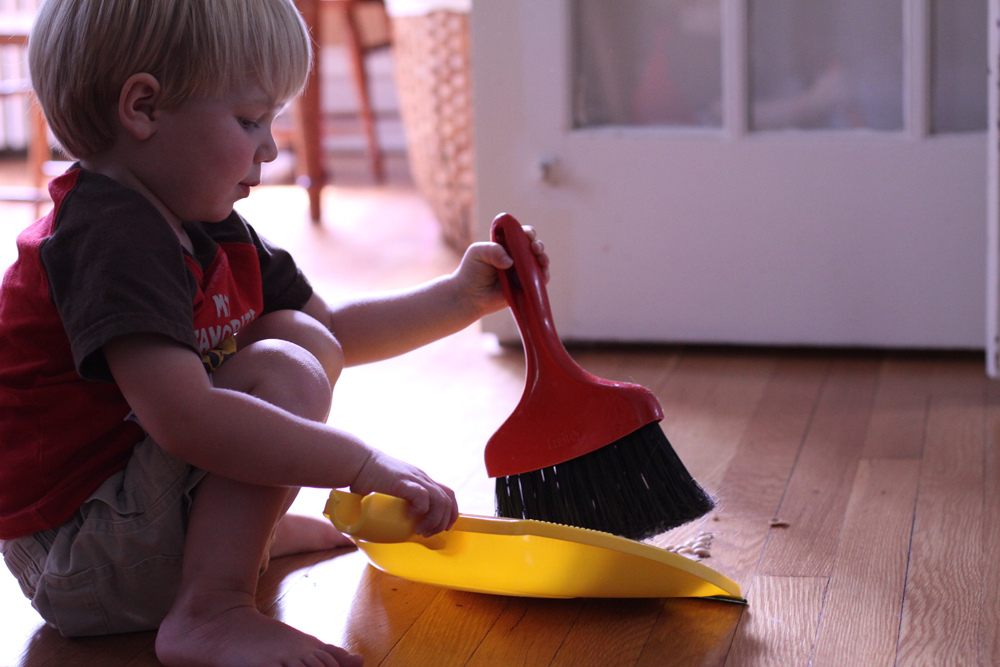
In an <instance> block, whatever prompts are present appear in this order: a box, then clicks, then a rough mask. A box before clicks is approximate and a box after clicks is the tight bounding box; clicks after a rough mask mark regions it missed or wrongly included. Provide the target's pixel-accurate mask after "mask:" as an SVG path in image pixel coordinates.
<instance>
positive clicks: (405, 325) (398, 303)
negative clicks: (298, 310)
mask: <svg viewBox="0 0 1000 667" xmlns="http://www.w3.org/2000/svg"><path fill="white" fill-rule="evenodd" d="M525 231H527V232H528V236H529V238H531V241H532V244H531V246H532V249H533V250H534V252H535V254H536V256H537V257H538V261H539V264H540V265H541V267H542V270H543V272H544V273H545V275H546V277H547V273H548V264H549V258H548V255H546V254H545V248H544V246H543V245H542V242H541V241H539V240H538V239H537V237H536V234H535V231H534V230H533V229H531V228H530V227H525ZM512 264H513V261H512V260H511V259H510V256H508V255H507V252H506V251H505V250H504V249H503V247H502V246H500V245H499V244H496V243H474V244H472V245H471V246H469V248H468V250H466V252H465V256H464V257H462V262H461V264H460V265H459V267H458V268H457V269H456V270H455V272H454V273H452V274H451V275H448V276H443V277H441V278H438V279H436V280H432V281H430V282H428V283H424V284H423V285H420V286H418V287H415V288H413V289H409V290H404V291H400V292H394V293H389V294H380V295H374V296H372V297H369V298H364V299H361V300H358V301H354V302H351V303H347V304H344V305H340V306H337V307H331V306H328V305H327V304H326V303H325V302H324V301H323V300H322V298H321V297H319V296H318V295H316V294H314V295H313V297H312V298H311V299H310V300H309V302H308V303H307V304H306V305H305V307H304V308H303V310H304V311H305V312H306V313H308V314H309V315H312V316H313V317H314V318H316V319H317V320H319V321H320V322H321V323H322V324H324V325H325V326H326V327H327V328H328V329H330V331H331V332H332V333H333V335H334V336H336V338H337V340H338V341H339V342H340V344H341V346H342V347H343V350H344V361H345V363H346V365H348V366H354V365H357V364H363V363H368V362H371V361H379V360H381V359H387V358H389V357H394V356H396V355H399V354H402V353H404V352H409V351H410V350H414V349H416V348H418V347H421V346H423V345H426V344H427V343H430V342H433V341H435V340H438V339H439V338H443V337H445V336H448V335H450V334H453V333H455V332H457V331H461V330H462V329H464V328H465V327H467V326H469V325H470V324H472V323H473V322H475V321H476V320H478V319H479V318H481V317H482V316H483V315H486V314H488V313H492V312H495V311H497V310H500V309H501V308H503V307H505V306H506V305H507V302H506V300H505V299H504V296H503V292H502V291H501V289H500V281H499V279H498V277H497V270H498V269H500V270H503V269H508V268H510V267H511V266H512Z"/></svg>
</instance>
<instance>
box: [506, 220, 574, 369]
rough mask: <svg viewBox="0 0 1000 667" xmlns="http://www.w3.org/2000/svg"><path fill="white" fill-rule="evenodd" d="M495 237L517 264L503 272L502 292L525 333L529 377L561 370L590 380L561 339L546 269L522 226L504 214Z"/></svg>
mask: <svg viewBox="0 0 1000 667" xmlns="http://www.w3.org/2000/svg"><path fill="white" fill-rule="evenodd" d="M491 236H492V238H493V241H495V242H496V243H499V244H500V245H502V246H503V247H504V249H506V250H507V253H508V254H509V255H510V256H511V259H513V260H514V266H512V267H511V268H509V269H507V270H506V271H500V272H499V273H500V288H501V289H502V290H503V294H504V296H505V297H506V298H507V303H508V304H509V305H510V309H511V311H513V313H514V319H515V320H516V321H517V326H518V329H519V330H520V332H521V339H522V342H523V343H524V351H525V357H526V359H527V366H528V367H527V369H526V370H527V374H528V377H529V378H531V377H536V376H537V373H538V372H539V370H540V369H541V368H543V367H544V370H545V372H549V371H552V370H561V371H562V372H564V373H569V374H570V375H585V376H589V374H588V373H586V371H584V370H583V369H582V368H580V367H579V366H578V365H577V363H576V362H575V361H574V360H573V358H572V357H570V356H569V353H568V352H567V351H566V348H565V347H563V344H562V341H561V340H560V339H559V334H558V333H557V332H556V327H555V323H554V322H553V320H552V311H551V309H550V308H549V297H548V292H547V291H546V289H545V279H544V277H543V274H542V269H541V267H540V266H539V264H538V259H537V258H536V257H535V253H534V252H533V251H532V250H531V241H530V239H529V238H528V235H527V234H526V233H525V232H524V229H522V228H521V223H520V222H518V221H517V220H516V219H515V218H514V216H512V215H510V214H508V213H501V214H500V215H498V216H497V217H496V218H495V219H494V220H493V226H492V228H491Z"/></svg>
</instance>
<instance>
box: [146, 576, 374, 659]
mask: <svg viewBox="0 0 1000 667" xmlns="http://www.w3.org/2000/svg"><path fill="white" fill-rule="evenodd" d="M198 597H199V598H200V599H199V600H194V601H192V604H188V605H185V604H183V603H181V602H178V603H177V604H175V605H174V608H173V609H171V611H170V613H169V614H168V615H167V618H166V619H164V621H163V623H162V624H161V626H160V631H159V633H158V634H157V636H156V657H157V658H159V659H160V661H161V662H162V663H163V664H164V665H167V666H168V667H173V666H175V665H177V666H180V665H187V666H201V665H204V666H209V665H210V666H211V667H230V666H231V667H256V666H260V667H264V666H265V665H266V666H272V665H302V666H305V665H326V666H328V667H360V666H361V664H362V663H363V660H362V658H361V656H358V655H353V654H350V653H348V652H347V651H345V650H344V649H342V648H340V647H337V646H333V645H332V644H324V643H323V642H321V641H320V640H319V639H316V638H315V637H312V636H310V635H307V634H305V633H303V632H299V631H298V630H296V629H294V628H292V627H290V626H288V625H285V624H284V623H282V622H281V621H277V620H275V619H273V618H269V617H267V616H264V615H263V614H261V613H260V612H259V611H257V609H256V607H254V605H253V601H252V599H250V598H249V597H248V596H243V595H239V594H226V593H223V594H221V595H216V594H214V593H210V592H205V593H203V594H200V595H199V596H198Z"/></svg>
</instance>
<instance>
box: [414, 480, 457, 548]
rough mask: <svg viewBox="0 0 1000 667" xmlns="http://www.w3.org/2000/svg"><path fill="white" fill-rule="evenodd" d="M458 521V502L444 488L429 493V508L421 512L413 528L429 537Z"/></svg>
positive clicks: (450, 491) (451, 492)
mask: <svg viewBox="0 0 1000 667" xmlns="http://www.w3.org/2000/svg"><path fill="white" fill-rule="evenodd" d="M457 519H458V502H457V501H456V500H455V493H454V491H452V490H451V489H449V488H448V487H446V486H441V487H438V488H437V489H433V490H431V491H430V507H429V508H428V509H427V511H425V512H423V514H422V516H421V517H420V520H419V521H417V523H416V525H415V526H414V531H415V532H416V533H417V534H419V535H423V536H424V537H430V536H431V535H436V534H437V533H440V532H441V531H444V530H447V529H448V528H451V527H452V526H453V525H454V524H455V521H456V520H457Z"/></svg>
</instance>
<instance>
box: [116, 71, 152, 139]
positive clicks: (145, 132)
mask: <svg viewBox="0 0 1000 667" xmlns="http://www.w3.org/2000/svg"><path fill="white" fill-rule="evenodd" d="M159 99H160V82H159V81H158V80H157V79H156V77H155V76H153V75H152V74H148V73H145V72H142V73H139V74H133V75H132V76H130V77H129V78H128V79H127V80H126V81H125V84H124V85H123V86H122V92H121V96H120V97H119V98H118V120H119V122H120V123H121V124H122V127H123V128H124V129H125V130H126V131H127V132H128V133H129V134H131V135H132V136H133V137H135V138H136V139H148V138H149V137H151V136H153V133H155V132H156V120H157V116H158V114H157V109H158V104H159Z"/></svg>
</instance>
